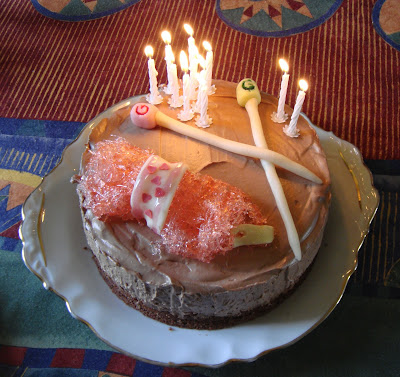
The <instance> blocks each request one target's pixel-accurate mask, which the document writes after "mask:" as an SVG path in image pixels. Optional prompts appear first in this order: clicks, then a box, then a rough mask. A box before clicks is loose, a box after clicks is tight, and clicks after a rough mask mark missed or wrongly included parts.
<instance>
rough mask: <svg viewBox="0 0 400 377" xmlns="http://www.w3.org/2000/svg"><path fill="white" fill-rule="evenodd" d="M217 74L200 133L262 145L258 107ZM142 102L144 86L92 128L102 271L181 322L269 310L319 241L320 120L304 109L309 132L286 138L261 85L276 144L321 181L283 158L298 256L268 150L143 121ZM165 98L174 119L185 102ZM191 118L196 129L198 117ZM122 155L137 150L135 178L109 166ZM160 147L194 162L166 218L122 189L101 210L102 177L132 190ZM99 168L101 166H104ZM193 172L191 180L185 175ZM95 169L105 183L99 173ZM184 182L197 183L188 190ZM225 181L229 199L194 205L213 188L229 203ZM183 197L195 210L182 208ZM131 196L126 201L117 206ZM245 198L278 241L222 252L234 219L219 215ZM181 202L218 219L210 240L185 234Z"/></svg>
mask: <svg viewBox="0 0 400 377" xmlns="http://www.w3.org/2000/svg"><path fill="white" fill-rule="evenodd" d="M214 84H215V87H216V92H215V94H213V95H211V96H209V97H208V116H209V117H210V118H211V119H212V124H211V125H210V127H208V128H205V129H204V130H203V131H202V132H207V133H209V134H213V135H217V136H219V137H221V138H224V139H227V140H232V141H235V142H240V143H244V144H247V145H252V146H254V145H255V143H254V140H253V135H252V129H251V125H250V119H249V114H248V112H247V111H246V109H245V108H244V107H241V106H239V104H238V101H237V98H236V87H237V84H234V83H229V82H225V81H218V80H216V81H214ZM138 102H146V99H145V96H137V97H134V98H133V99H131V101H129V105H127V106H125V107H122V108H119V109H118V110H117V111H115V112H113V113H112V115H111V116H109V117H108V118H105V119H103V120H102V121H101V122H100V123H99V124H98V125H97V126H96V127H95V128H94V129H93V130H92V132H91V135H90V138H89V143H88V148H87V150H86V152H85V153H84V155H83V157H82V164H81V171H80V173H79V175H77V176H76V177H75V179H74V180H75V182H77V192H78V195H79V200H80V204H81V210H82V219H83V223H84V230H85V234H86V237H87V240H88V245H89V247H90V249H91V251H92V253H93V259H94V261H95V263H96V265H97V267H98V270H99V272H100V274H101V275H102V277H103V278H104V280H105V281H106V282H107V284H108V285H109V287H110V288H111V289H112V291H113V292H114V293H115V294H116V295H118V296H119V297H120V298H121V299H122V300H123V301H125V303H127V304H128V305H130V306H132V307H133V308H135V309H137V310H139V311H140V312H142V313H143V314H144V315H146V316H148V317H151V318H153V319H155V320H158V321H161V322H164V323H166V324H168V325H172V326H179V327H185V328H194V329H217V328H222V327H228V326H232V325H235V324H237V323H239V322H243V321H247V320H250V319H252V318H255V317H256V316H259V315H262V314H263V313H266V312H267V311H268V310H270V309H271V308H273V307H274V306H275V305H276V304H277V303H279V302H280V301H281V300H282V299H284V298H285V297H287V296H288V295H289V294H290V293H291V292H292V291H293V290H294V288H295V287H296V286H298V285H299V284H300V283H301V281H302V280H303V279H304V278H305V276H306V274H307V272H308V271H309V269H310V268H311V266H312V263H313V261H314V259H315V257H316V256H317V253H318V250H319V248H320V245H321V241H322V237H323V232H324V227H325V224H326V222H327V218H328V211H329V204H330V196H331V194H330V176H329V171H328V166H327V162H326V157H325V154H324V151H323V150H322V148H321V145H320V143H319V140H318V136H317V134H316V132H315V130H314V129H313V128H312V127H310V125H309V124H308V122H307V121H306V120H305V119H304V118H302V117H300V118H299V121H298V124H297V128H298V129H299V133H300V135H299V136H298V137H293V138H292V137H288V136H287V135H286V134H285V133H284V132H283V130H282V129H283V124H279V123H275V122H273V121H272V120H271V115H272V113H273V112H275V111H276V109H277V104H278V101H277V99H276V98H275V97H273V96H270V95H267V94H264V93H261V102H260V104H259V105H258V113H259V116H260V119H261V123H262V128H263V132H264V135H265V139H266V142H267V144H268V148H269V149H270V150H271V151H275V152H278V153H279V154H280V155H283V156H285V157H287V158H288V159H290V160H292V161H294V162H296V163H298V164H300V165H302V166H303V167H305V168H307V169H308V170H309V171H311V172H312V173H313V174H314V175H316V176H317V177H318V178H319V179H320V180H321V182H322V183H314V182H311V181H310V180H308V179H305V178H302V177H300V176H299V175H297V174H295V173H293V172H290V171H289V170H286V169H283V168H281V167H279V166H276V172H277V175H278V177H279V182H280V183H281V186H282V189H283V192H284V194H285V197H286V200H287V204H288V207H289V209H290V213H291V216H292V218H293V222H294V225H295V227H296V230H297V234H298V238H299V240H300V246H301V255H300V256H295V254H294V252H293V250H292V247H291V246H290V244H289V236H290V234H288V232H287V230H286V227H285V224H284V222H283V220H282V214H281V213H280V211H279V210H278V208H277V205H276V200H275V197H274V195H273V192H272V191H271V185H270V184H269V182H268V179H267V177H266V174H265V171H264V169H263V166H262V164H261V162H260V160H259V159H257V158H253V157H246V156H244V155H241V154H236V153H231V152H229V151H226V150H224V149H223V148H218V147H214V146H212V145H209V144H208V143H205V142H202V141H198V140H195V139H194V138H191V137H188V136H183V135H181V134H180V133H179V132H176V131H171V130H169V129H165V128H164V127H156V128H154V129H144V128H140V127H137V125H136V124H133V122H132V119H131V117H130V113H131V109H132V105H133V104H135V103H138ZM156 107H157V109H158V110H159V111H161V113H163V114H165V115H167V116H169V117H170V118H172V119H177V118H178V113H179V111H181V109H179V108H178V109H173V108H171V107H170V106H169V105H168V103H167V96H165V98H164V101H163V102H162V103H161V104H159V105H156ZM285 112H286V113H288V114H289V116H290V115H291V113H292V110H291V109H290V108H289V107H287V106H286V108H285ZM185 124H187V125H188V126H190V127H192V128H193V129H199V128H198V127H197V126H196V125H195V122H194V120H191V121H188V122H185ZM107 143H110V144H107ZM108 145H113V147H112V148H114V149H105V150H107V151H108V152H107V153H109V154H108V155H101V153H102V152H101V150H102V149H101V148H103V147H104V146H106V147H104V148H109V147H108ZM130 146H132V149H131V148H130ZM137 151H139V152H137ZM104 153H105V152H104ZM131 153H133V154H131ZM124 155H125V157H127V160H129V159H130V158H131V157H130V156H133V157H132V159H136V158H137V160H138V161H135V166H134V168H133V169H132V171H133V173H132V174H133V175H132V176H130V175H129V174H128V173H126V171H125V170H124V169H127V168H126V167H125V168H121V169H122V170H121V171H120V170H114V171H113V172H111V171H110V168H109V167H108V165H107V164H110V159H111V160H112V159H113V158H114V157H115V158H116V159H117V158H121V159H124ZM152 155H157V156H160V157H161V158H162V159H163V160H162V161H164V160H165V161H168V163H174V164H175V163H181V162H183V163H184V164H185V165H186V166H187V173H185V175H184V178H182V181H181V182H180V183H179V186H178V188H177V191H176V193H175V197H174V198H173V199H172V203H171V207H170V209H169V212H168V216H167V220H166V223H165V224H166V225H164V228H163V229H162V230H161V231H160V232H157V231H155V229H154V227H151V226H148V224H146V222H145V221H143V219H134V218H131V217H130V213H131V210H132V208H125V207H126V206H125V205H123V204H122V203H123V202H124V200H125V199H120V198H119V197H116V198H115V203H116V204H115V206H114V207H113V208H115V211H116V214H114V213H109V214H108V213H107V210H108V209H107V208H108V207H107V206H108V205H109V204H110V202H112V201H113V200H114V197H113V195H114V194H110V196H109V197H107V198H106V199H104V200H103V201H104V203H105V205H104V206H103V207H102V208H101V209H100V210H99V208H98V207H96V205H97V202H96V200H97V199H96V198H98V197H101V196H102V195H103V194H102V193H99V192H97V191H96V190H97V188H95V187H94V186H96V187H100V188H101V189H102V188H103V186H104V185H105V186H107V185H112V188H113V189H115V190H122V191H123V190H125V191H126V193H125V194H123V195H125V197H128V196H130V195H131V194H130V193H131V191H132V189H133V187H134V185H135V183H136V185H137V182H136V181H138V179H137V177H138V174H140V171H139V170H140V168H141V167H142V165H143V163H144V162H145V161H146V159H147V157H149V156H152ZM96 156H97V157H96ZM99 156H100V157H99ZM128 156H129V157H128ZM135 156H140V157H135ZM102 161H103V162H102ZM118 164H121V163H120V162H117V163H115V164H114V165H113V166H114V168H115V169H120V167H119V165H118ZM127 164H129V163H127ZM161 166H162V165H161ZM96 169H98V170H100V171H101V172H100V173H97V170H96ZM161 169H162V167H161ZM135 170H138V171H135ZM118 174H120V175H121V177H119V176H117V175H118ZM187 174H189V176H190V177H192V178H190V179H192V180H191V181H190V182H189V183H184V182H186V181H187V179H188V178H185V177H186V175H187ZM99 177H100V178H99ZM209 177H210V178H209ZM93 179H96V180H97V181H96V182H97V183H95V184H93V183H91V182H92V180H93ZM185 180H186V181H185ZM197 180H198V181H197ZM111 181H112V182H113V183H112V184H111V183H110V182H111ZM127 182H128V183H127ZM204 182H205V183H204ZM186 184H187V185H188V187H189V188H185V189H183V188H181V186H182V187H183V186H185V185H186ZM196 185H197V186H196ZM135 187H136V186H135ZM190 187H191V188H190ZM196 187H198V190H196ZM196 191H198V192H196ZM222 191H223V192H224V194H223V195H225V196H224V198H225V197H226V196H229V200H228V201H227V203H225V204H224V205H225V207H224V208H222V209H219V212H218V213H217V215H215V213H214V212H213V213H211V212H212V211H213V210H214V209H215V208H214V207H213V205H210V209H205V208H200V209H196V205H195V204H196V203H195V201H196V200H199V201H201V207H207V205H205V204H204V203H206V202H207V203H208V200H209V199H205V197H207V198H208V197H210V198H211V199H210V201H212V200H215V201H216V202H217V203H220V202H221V200H222V199H221V195H222V194H221V192H222ZM121 195H122V194H121ZM185 195H188V197H190V196H193V195H200V199H193V198H192V199H190V198H189V199H187V198H186V197H185ZM132 197H133V196H132ZM193 197H194V196H193ZM128 199H129V198H128ZM128 199H126V200H128ZM99 200H100V201H101V200H102V199H101V198H100V199H99ZM126 200H125V201H126ZM224 200H225V199H224ZM178 202H179V203H178ZM185 204H187V207H188V208H187V209H183V210H181V209H179V210H176V208H184V206H185ZM122 206H124V209H120V208H119V207H122ZM179 206H180V207H179ZM236 207H240V209H243V208H244V212H245V215H244V217H246V220H248V219H250V220H251V221H252V222H253V223H254V224H257V226H259V225H261V226H264V225H267V226H270V227H272V229H273V240H272V242H270V243H268V244H257V245H253V244H247V245H246V244H245V245H240V246H237V247H233V246H232V245H231V244H229V243H228V246H226V242H225V241H224V242H225V244H224V247H223V248H221V250H219V246H218V247H215V249H214V246H213V245H214V244H215V241H216V240H217V241H218V237H220V236H219V233H218V231H219V230H220V226H221V224H222V223H223V222H224V221H225V220H219V217H218V216H220V214H221V213H222V214H225V213H228V214H229V215H232V216H233V215H236V212H235V211H236V209H233V208H236ZM104 208H105V209H104ZM101 210H103V212H101ZM99 211H100V212H101V213H103V214H104V216H103V215H99V213H100V212H99ZM110 211H111V210H110ZM124 211H125V212H124ZM174 211H183V212H182V213H180V214H179V216H181V218H182V217H183V218H189V217H190V216H191V212H195V211H200V212H201V216H200V215H199V216H200V217H201V218H202V221H204V222H210V224H211V225H210V226H209V227H208V228H207V227H206V228H205V229H206V232H203V233H204V234H203V236H202V240H201V242H203V243H204V244H202V243H201V242H200V241H198V239H196V242H197V243H190V244H189V242H187V241H181V240H180V239H179V237H178V236H177V235H179V234H180V233H179V229H177V228H179V227H183V225H182V222H179V221H177V222H174V221H175V220H174V215H175V212H174ZM185 211H186V212H185ZM238 211H239V210H238ZM242 212H243V211H242ZM210 213H211V214H210ZM190 218H191V217H190ZM247 218H248V219H247ZM190 221H192V220H190ZM241 221H242V220H241ZM188 222H189V220H188ZM190 225H191V224H189V226H190ZM214 225H216V227H213V226H214ZM196 227H197V225H196V226H194V228H195V229H197V228H196ZM215 229H217V230H218V231H217V230H215ZM196 237H198V235H197V234H196ZM221 238H222V236H221ZM224 240H225V239H224ZM221 243H222V242H221ZM196 248H198V250H199V251H198V252H197V249H196Z"/></svg>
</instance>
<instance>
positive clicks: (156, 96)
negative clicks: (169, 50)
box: [144, 46, 163, 105]
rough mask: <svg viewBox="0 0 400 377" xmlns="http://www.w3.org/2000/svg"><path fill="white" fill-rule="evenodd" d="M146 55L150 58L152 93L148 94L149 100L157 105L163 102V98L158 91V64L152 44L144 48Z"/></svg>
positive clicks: (148, 63)
mask: <svg viewBox="0 0 400 377" xmlns="http://www.w3.org/2000/svg"><path fill="white" fill-rule="evenodd" d="M144 53H145V55H146V56H147V57H148V58H149V60H148V62H147V67H148V72H149V82H150V93H149V94H148V95H147V96H146V100H147V102H149V103H151V104H153V105H157V104H159V103H161V102H162V100H163V98H162V96H161V95H160V93H159V91H158V86H157V75H158V72H157V70H156V66H155V63H154V59H153V54H154V50H153V47H151V46H146V47H145V49H144Z"/></svg>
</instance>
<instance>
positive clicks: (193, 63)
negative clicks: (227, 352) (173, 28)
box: [183, 24, 199, 99]
mask: <svg viewBox="0 0 400 377" xmlns="http://www.w3.org/2000/svg"><path fill="white" fill-rule="evenodd" d="M183 28H184V29H185V31H186V33H188V34H189V38H188V50H189V69H190V80H191V85H192V86H193V87H194V89H196V88H197V86H198V84H199V83H198V81H197V77H196V76H197V66H198V64H199V63H198V60H197V54H198V49H197V47H196V43H195V40H194V38H193V28H192V27H191V26H190V25H189V24H184V25H183ZM192 99H194V98H193V97H192Z"/></svg>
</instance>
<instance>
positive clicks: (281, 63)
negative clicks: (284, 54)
mask: <svg viewBox="0 0 400 377" xmlns="http://www.w3.org/2000/svg"><path fill="white" fill-rule="evenodd" d="M279 66H280V67H281V70H282V71H284V72H287V71H289V64H288V63H287V62H286V60H285V59H279Z"/></svg>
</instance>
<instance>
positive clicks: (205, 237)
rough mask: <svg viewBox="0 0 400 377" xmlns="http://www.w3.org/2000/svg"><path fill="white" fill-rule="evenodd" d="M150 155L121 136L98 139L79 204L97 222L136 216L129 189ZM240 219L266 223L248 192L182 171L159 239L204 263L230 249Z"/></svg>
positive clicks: (171, 249) (88, 159) (90, 154)
mask: <svg viewBox="0 0 400 377" xmlns="http://www.w3.org/2000/svg"><path fill="white" fill-rule="evenodd" d="M150 155H151V153H150V151H148V150H142V149H140V148H137V147H135V146H133V145H131V144H129V143H128V142H126V141H125V140H124V139H122V138H118V139H116V140H113V141H111V140H107V141H102V142H98V143H97V144H96V146H95V148H94V149H93V150H89V152H88V153H87V154H86V155H85V166H84V173H83V175H82V177H81V180H80V182H79V184H78V189H79V190H80V192H81V193H82V195H83V197H84V202H83V206H84V207H85V208H87V209H90V210H92V212H93V214H94V215H95V216H96V217H97V218H99V219H100V220H101V221H105V222H109V221H121V220H122V221H130V220H135V219H134V217H133V215H132V213H131V206H130V198H131V193H132V189H133V186H134V184H135V180H136V178H137V176H138V174H139V172H140V170H141V168H142V166H143V164H144V163H145V162H146V160H147V159H148V157H149V156H150ZM165 165H166V166H167V167H168V165H167V164H165ZM164 168H165V167H164ZM160 169H161V167H160ZM168 169H169V167H168ZM157 189H160V187H157ZM158 193H159V194H160V193H161V192H158ZM164 194H165V192H164ZM147 195H149V194H147ZM147 211H151V210H150V209H147V210H146V212H147ZM148 214H150V212H147V213H146V215H148ZM152 215H153V213H152ZM244 223H245V224H257V225H261V224H266V223H267V222H266V219H265V218H264V217H263V216H262V214H261V212H260V210H259V208H258V207H257V206H256V205H255V204H254V203H252V201H251V198H250V197H249V196H247V195H246V194H245V193H243V192H242V191H241V190H239V189H238V188H236V187H233V186H231V185H229V184H227V183H225V182H222V181H219V180H216V179H214V178H212V177H210V176H207V175H201V174H192V173H190V172H186V173H185V174H184V176H183V178H182V180H181V182H180V183H179V186H178V189H177V191H176V194H175V196H174V198H173V200H172V203H171V206H170V209H169V211H168V216H167V219H166V222H165V225H164V228H163V229H162V231H161V238H162V242H163V244H164V245H165V246H166V248H165V249H166V250H168V252H169V253H172V254H177V255H181V256H183V257H184V258H193V259H198V260H200V261H202V262H206V263H207V262H210V261H211V260H212V259H214V258H215V257H216V256H217V255H219V254H222V255H223V254H226V253H227V252H228V251H229V250H231V249H232V244H233V235H232V234H231V229H232V228H233V227H234V226H236V225H239V224H244Z"/></svg>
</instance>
